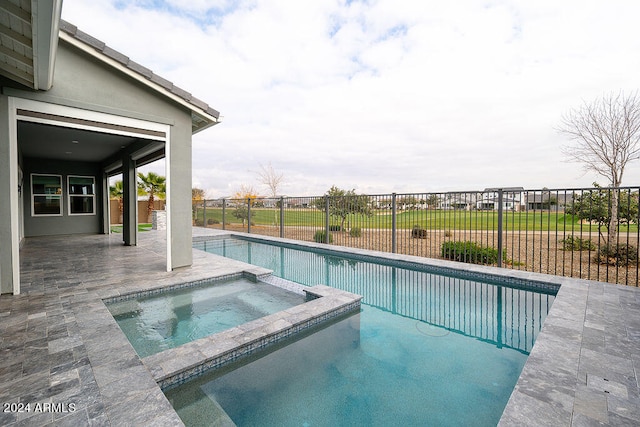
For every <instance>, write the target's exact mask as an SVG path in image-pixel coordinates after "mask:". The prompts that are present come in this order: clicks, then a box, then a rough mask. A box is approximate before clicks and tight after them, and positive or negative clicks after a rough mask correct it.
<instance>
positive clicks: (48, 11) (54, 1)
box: [31, 0, 62, 90]
mask: <svg viewBox="0 0 640 427" xmlns="http://www.w3.org/2000/svg"><path fill="white" fill-rule="evenodd" d="M61 13H62V0H39V1H33V2H31V34H32V43H33V45H32V47H33V88H34V89H36V90H49V89H51V87H52V86H53V71H54V67H55V62H56V52H57V50H58V34H59V29H60V16H61Z"/></svg>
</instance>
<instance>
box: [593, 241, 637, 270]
mask: <svg viewBox="0 0 640 427" xmlns="http://www.w3.org/2000/svg"><path fill="white" fill-rule="evenodd" d="M596 261H597V262H599V263H600V264H609V265H636V264H638V249H637V248H636V247H635V246H633V245H628V244H626V243H618V244H617V245H615V247H611V246H609V245H603V246H602V247H600V250H599V251H598V255H597V256H596Z"/></svg>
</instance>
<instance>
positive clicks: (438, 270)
mask: <svg viewBox="0 0 640 427" xmlns="http://www.w3.org/2000/svg"><path fill="white" fill-rule="evenodd" d="M230 235H231V236H233V237H234V238H237V239H240V240H244V241H249V242H257V243H260V242H264V241H265V240H266V241H271V242H272V243H273V244H276V245H278V246H283V247H286V248H291V249H299V250H307V251H309V250H313V251H314V252H317V253H321V254H325V255H341V256H345V257H348V258H351V259H354V260H356V261H362V262H374V263H379V264H383V265H388V266H391V267H398V268H406V269H410V270H417V271H422V272H425V273H433V274H438V275H444V276H449V277H456V278H460V279H467V280H475V281H477V280H482V281H484V282H487V283H490V284H494V285H501V286H508V287H511V288H518V289H526V290H536V291H539V292H544V293H551V294H556V293H557V292H558V290H559V289H560V285H559V284H557V283H553V282H548V281H541V280H536V279H534V278H531V277H518V276H516V275H511V276H506V275H500V274H495V272H494V271H491V272H490V271H482V269H483V268H484V269H487V267H485V266H481V265H473V267H475V268H465V266H471V265H470V264H466V265H465V264H464V263H460V264H461V265H460V267H457V268H452V267H450V266H449V265H439V264H441V263H440V262H439V260H434V259H427V258H421V259H417V260H415V261H414V260H407V259H406V258H416V257H411V256H407V255H402V258H404V259H401V258H400V256H398V254H391V253H384V256H376V255H374V254H372V253H371V252H373V251H366V252H367V253H364V252H365V251H364V250H359V249H357V248H346V249H343V248H341V247H329V248H328V247H327V246H326V245H323V244H319V243H315V244H314V243H312V242H303V243H302V242H291V241H287V240H286V239H275V238H270V237H269V236H260V237H259V238H255V237H251V236H249V235H241V234H236V233H232V234H230ZM230 235H226V236H224V235H221V236H208V237H207V236H194V237H193V243H194V245H193V247H194V248H195V249H200V250H202V249H201V248H200V247H199V245H198V243H202V242H206V241H215V240H221V239H224V238H225V237H229V236H230ZM426 260H428V262H425V261H426ZM488 268H492V269H494V270H495V267H488ZM510 271H511V272H513V271H514V270H510ZM524 273H526V272H524Z"/></svg>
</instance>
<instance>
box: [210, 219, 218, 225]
mask: <svg viewBox="0 0 640 427" xmlns="http://www.w3.org/2000/svg"><path fill="white" fill-rule="evenodd" d="M207 224H208V225H213V224H220V221H218V220H217V219H214V218H209V219H207Z"/></svg>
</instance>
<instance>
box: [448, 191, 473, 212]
mask: <svg viewBox="0 0 640 427" xmlns="http://www.w3.org/2000/svg"><path fill="white" fill-rule="evenodd" d="M477 202H478V194H477V193H475V192H468V193H458V192H454V193H445V194H443V195H442V196H441V197H440V204H439V207H440V209H454V210H466V211H470V210H472V209H475V208H476V205H477Z"/></svg>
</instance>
